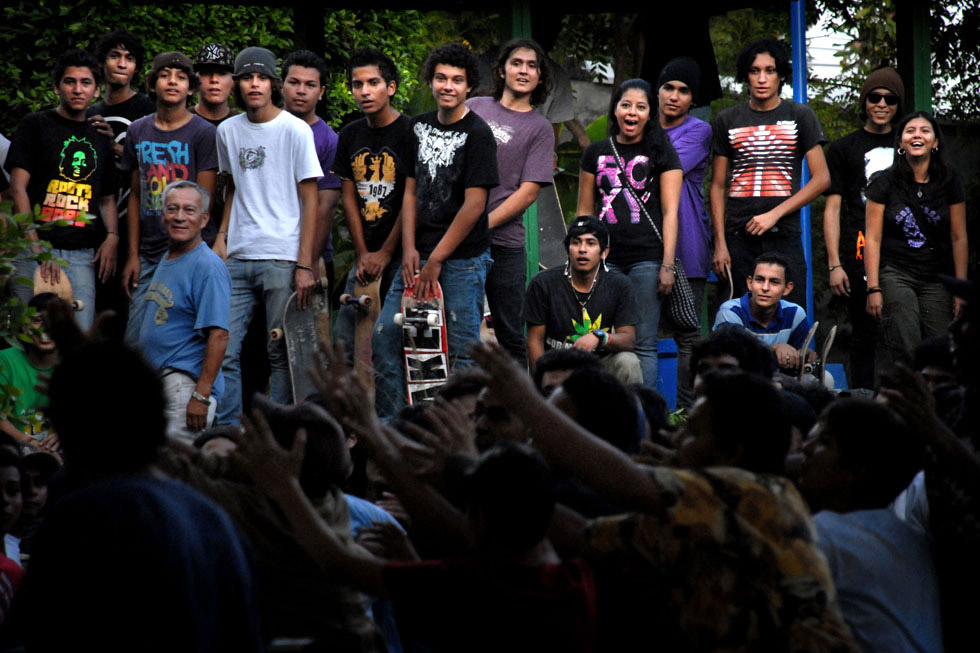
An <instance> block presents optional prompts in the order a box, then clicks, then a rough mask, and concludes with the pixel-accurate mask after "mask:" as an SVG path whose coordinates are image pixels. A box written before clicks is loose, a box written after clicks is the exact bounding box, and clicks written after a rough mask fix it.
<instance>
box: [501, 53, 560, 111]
mask: <svg viewBox="0 0 980 653" xmlns="http://www.w3.org/2000/svg"><path fill="white" fill-rule="evenodd" d="M522 48H524V49H527V50H533V51H534V54H535V56H536V57H537V59H538V73H539V77H538V85H537V86H536V87H535V88H534V90H533V91H531V104H533V105H534V106H538V105H540V104H544V101H545V100H547V99H548V94H549V93H551V84H552V82H551V64H550V63H548V55H547V54H546V53H545V51H544V49H543V48H542V47H541V46H540V45H538V43H537V41H532V40H531V39H513V40H511V41H508V42H507V43H505V44H504V45H502V46H501V47H500V56H498V57H497V65H496V66H494V68H493V72H492V77H493V99H494V100H500V98H502V97H503V96H504V87H505V86H506V84H505V81H504V75H505V74H506V71H507V60H508V59H510V55H511V54H512V53H513V52H514V50H520V49H522Z"/></svg>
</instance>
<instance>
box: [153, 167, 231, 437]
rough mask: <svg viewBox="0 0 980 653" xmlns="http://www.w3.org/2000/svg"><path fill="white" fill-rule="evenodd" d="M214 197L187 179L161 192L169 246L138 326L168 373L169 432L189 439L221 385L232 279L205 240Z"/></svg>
mask: <svg viewBox="0 0 980 653" xmlns="http://www.w3.org/2000/svg"><path fill="white" fill-rule="evenodd" d="M209 195H210V193H209V192H208V191H207V189H206V188H204V187H203V186H201V185H200V184H196V183H194V182H192V181H188V180H178V181H174V182H172V183H170V184H168V185H167V187H166V188H165V189H164V190H163V193H161V200H162V204H163V227H164V229H165V230H166V234H167V251H166V256H164V257H163V258H162V259H161V260H160V262H159V264H158V265H155V266H154V274H153V280H152V281H151V282H150V284H149V290H148V291H147V292H146V294H145V302H146V304H147V307H146V309H145V310H144V311H142V315H143V321H142V322H141V324H140V331H139V341H140V345H141V349H142V351H143V354H144V355H145V356H146V359H147V362H149V363H150V365H152V366H153V367H154V368H156V369H157V370H159V371H160V373H161V375H162V377H163V391H164V395H165V396H166V398H167V413H166V414H167V432H168V433H169V434H171V435H173V436H177V437H184V438H192V437H193V436H192V434H193V433H196V432H198V431H201V430H202V429H204V428H206V427H207V426H208V425H209V424H210V423H211V420H212V419H213V417H214V411H215V407H216V406H217V402H218V399H219V398H220V397H221V392H222V390H223V389H224V379H223V378H222V376H221V361H222V359H223V358H224V355H225V348H226V346H227V345H228V316H229V311H230V308H231V277H230V276H229V274H228V268H227V267H225V265H224V263H223V262H222V261H221V258H220V257H219V256H218V255H217V254H215V253H214V252H212V251H211V249H210V248H209V247H208V246H207V245H206V244H205V243H204V239H203V238H201V230H202V229H203V228H204V225H205V224H206V223H207V221H208V218H209V216H208V205H209V204H210V201H211V198H210V197H209Z"/></svg>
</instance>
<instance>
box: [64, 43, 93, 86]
mask: <svg viewBox="0 0 980 653" xmlns="http://www.w3.org/2000/svg"><path fill="white" fill-rule="evenodd" d="M69 68H88V69H89V70H91V71H92V77H94V78H95V84H96V86H99V85H101V84H102V66H100V65H99V62H98V61H97V60H96V58H95V57H93V56H92V53H90V52H86V51H85V50H79V49H77V48H76V49H74V50H67V51H65V52H62V53H61V56H60V57H58V60H57V61H56V62H55V64H54V85H55V86H58V85H59V84H61V78H62V77H64V76H65V71H66V70H67V69H69Z"/></svg>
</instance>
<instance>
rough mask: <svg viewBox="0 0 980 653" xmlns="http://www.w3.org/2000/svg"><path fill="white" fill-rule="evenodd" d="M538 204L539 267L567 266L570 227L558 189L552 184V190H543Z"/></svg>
mask: <svg viewBox="0 0 980 653" xmlns="http://www.w3.org/2000/svg"><path fill="white" fill-rule="evenodd" d="M559 172H561V171H559ZM537 203H538V267H540V268H541V269H542V270H547V269H548V268H551V267H555V266H561V265H565V263H566V262H567V261H568V248H566V247H565V235H566V234H567V233H568V226H567V225H566V224H565V214H564V213H563V212H562V210H561V202H560V201H559V200H558V187H557V186H555V184H551V188H550V190H547V189H542V192H541V193H539V194H538V200H537Z"/></svg>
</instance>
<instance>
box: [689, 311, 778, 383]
mask: <svg viewBox="0 0 980 653" xmlns="http://www.w3.org/2000/svg"><path fill="white" fill-rule="evenodd" d="M726 354H727V355H729V356H733V357H734V358H735V360H737V361H738V366H739V368H740V369H742V370H744V371H746V372H749V373H750V374H756V375H758V376H761V377H763V378H765V379H771V378H772V375H773V374H774V373H775V371H776V359H775V357H774V356H773V352H772V349H770V348H769V347H766V346H765V345H764V344H762V343H761V342H760V341H759V339H758V338H756V337H755V336H754V335H752V334H751V333H749V332H748V331H746V330H745V327H743V326H742V325H740V324H722V325H720V326H719V327H718V328H717V329H715V330H714V331H712V332H711V333H709V334H708V337H707V338H705V339H704V340H701V341H699V342H698V343H697V344H695V345H694V349H693V350H692V351H691V367H690V374H691V378H692V379H693V378H694V377H695V376H697V373H698V368H699V367H700V365H701V360H702V359H704V358H708V357H717V356H724V355H726Z"/></svg>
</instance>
